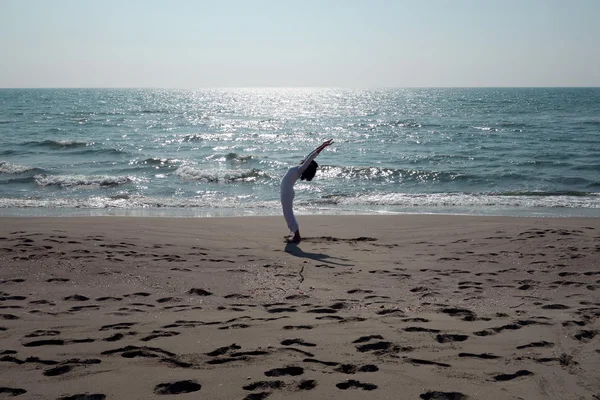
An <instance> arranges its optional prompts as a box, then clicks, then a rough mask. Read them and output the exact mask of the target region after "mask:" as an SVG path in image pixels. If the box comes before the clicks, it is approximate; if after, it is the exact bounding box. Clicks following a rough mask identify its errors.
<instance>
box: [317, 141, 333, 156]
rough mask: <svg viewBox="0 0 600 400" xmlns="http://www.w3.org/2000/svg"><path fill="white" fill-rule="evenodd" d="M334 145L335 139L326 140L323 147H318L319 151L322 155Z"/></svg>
mask: <svg viewBox="0 0 600 400" xmlns="http://www.w3.org/2000/svg"><path fill="white" fill-rule="evenodd" d="M332 144H333V139H329V140H326V141H325V142H323V144H322V145H320V146H319V147H317V151H318V152H319V153H320V152H321V151H323V149H324V148H325V147H327V146H331V145H332Z"/></svg>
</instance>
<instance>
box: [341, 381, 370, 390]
mask: <svg viewBox="0 0 600 400" xmlns="http://www.w3.org/2000/svg"><path fill="white" fill-rule="evenodd" d="M335 386H336V387H337V388H338V389H342V390H347V389H362V390H375V389H377V385H374V384H372V383H362V382H359V381H357V380H354V379H350V380H348V381H345V382H340V383H338V384H336V385H335Z"/></svg>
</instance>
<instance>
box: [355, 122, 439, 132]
mask: <svg viewBox="0 0 600 400" xmlns="http://www.w3.org/2000/svg"><path fill="white" fill-rule="evenodd" d="M440 126H441V125H437V124H423V123H419V122H415V121H412V120H387V121H386V120H370V121H364V122H357V123H351V124H348V127H350V128H363V129H367V130H375V129H377V128H407V129H411V128H412V129H418V128H437V127H440Z"/></svg>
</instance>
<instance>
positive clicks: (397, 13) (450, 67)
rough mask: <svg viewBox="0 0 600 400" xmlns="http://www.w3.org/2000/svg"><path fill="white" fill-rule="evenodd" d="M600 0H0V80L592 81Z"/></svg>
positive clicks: (202, 83) (125, 83) (244, 83)
mask: <svg viewBox="0 0 600 400" xmlns="http://www.w3.org/2000/svg"><path fill="white" fill-rule="evenodd" d="M599 21H600V0H412V1H408V0H406V1H404V0H294V1H292V0H211V1H208V0H207V1H203V0H170V1H168V0H163V1H158V0H0V60H1V61H0V87H168V88H198V87H224V86H225V87H248V86H252V87H254V86H336V87H415V86H416V87H440V86H442V87H445V86H600V22H599Z"/></svg>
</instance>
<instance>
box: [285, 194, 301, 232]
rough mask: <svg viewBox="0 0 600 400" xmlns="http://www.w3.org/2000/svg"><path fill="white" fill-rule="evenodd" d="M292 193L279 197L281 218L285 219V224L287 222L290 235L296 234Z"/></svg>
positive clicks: (296, 227)
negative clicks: (281, 211)
mask: <svg viewBox="0 0 600 400" xmlns="http://www.w3.org/2000/svg"><path fill="white" fill-rule="evenodd" d="M293 206H294V193H286V194H282V195H281V208H282V209H283V217H284V218H285V222H287V226H288V228H290V231H292V233H296V232H297V231H298V221H296V217H295V216H294V209H293V208H292V207H293Z"/></svg>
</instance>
